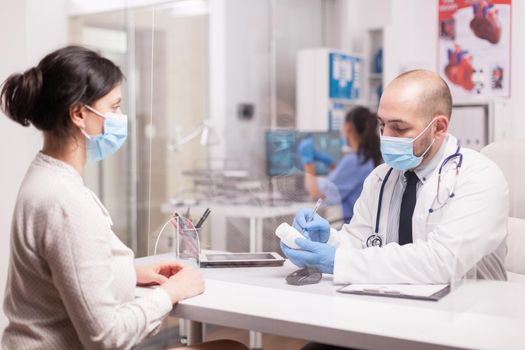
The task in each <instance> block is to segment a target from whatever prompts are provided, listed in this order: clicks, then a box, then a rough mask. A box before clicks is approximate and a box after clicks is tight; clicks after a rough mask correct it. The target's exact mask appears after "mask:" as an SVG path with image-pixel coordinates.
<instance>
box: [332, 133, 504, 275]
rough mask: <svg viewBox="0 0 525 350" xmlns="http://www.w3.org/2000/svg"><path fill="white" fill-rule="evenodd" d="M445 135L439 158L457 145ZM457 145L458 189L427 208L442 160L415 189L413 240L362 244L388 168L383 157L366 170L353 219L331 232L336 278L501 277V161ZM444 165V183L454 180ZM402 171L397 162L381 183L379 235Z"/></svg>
mask: <svg viewBox="0 0 525 350" xmlns="http://www.w3.org/2000/svg"><path fill="white" fill-rule="evenodd" d="M444 142H446V147H445V152H444V155H443V158H442V159H441V161H440V162H439V165H441V163H442V162H443V160H444V159H445V158H446V157H447V156H449V155H451V154H454V153H455V152H456V149H457V140H456V138H455V137H454V136H452V135H450V134H449V135H447V137H446V139H445V141H444ZM460 152H461V153H462V154H463V164H462V167H461V168H460V171H459V175H458V177H457V183H456V189H455V193H456V196H455V197H454V198H452V199H450V200H449V201H448V202H447V204H446V205H445V206H444V207H443V208H442V209H440V210H437V211H435V212H434V213H429V208H430V207H431V206H432V202H433V200H434V198H435V196H436V192H437V182H438V168H439V165H438V167H437V168H436V169H435V171H434V172H433V173H432V175H431V176H430V177H429V178H428V179H427V181H425V183H424V184H423V185H421V187H420V188H419V190H418V191H420V192H419V193H418V199H417V203H416V207H415V209H414V214H413V218H412V225H413V226H412V227H413V230H412V235H413V242H414V243H413V244H407V245H403V246H400V245H399V244H397V243H390V244H386V245H384V246H383V247H381V248H379V247H372V248H367V247H366V240H367V238H368V237H369V236H370V235H371V234H372V233H373V232H374V229H375V221H376V214H377V206H378V202H379V191H380V188H381V184H382V182H383V178H384V176H385V175H386V173H387V171H388V170H389V169H390V167H389V166H388V165H386V164H382V165H380V166H378V167H377V168H376V169H375V170H374V171H373V172H372V173H371V174H370V176H369V177H368V178H367V179H366V180H365V183H364V186H363V191H362V193H361V197H360V198H359V199H358V201H357V202H356V204H355V207H354V216H353V218H352V221H351V222H350V223H349V224H347V225H344V226H343V228H342V229H341V230H340V231H336V230H334V229H332V232H331V234H330V239H329V241H328V243H329V244H332V245H334V246H336V247H337V250H336V255H335V262H334V282H335V283H449V282H451V281H453V280H457V279H459V278H461V277H462V276H464V275H465V274H466V273H467V272H469V271H475V272H476V273H477V275H478V277H480V278H490V279H506V274H505V270H504V268H503V260H504V256H505V254H506V243H505V241H506V236H507V218H508V211H509V197H508V186H507V182H506V180H505V178H504V176H503V174H502V172H501V170H500V169H499V168H498V166H497V165H496V164H495V163H493V162H492V161H491V160H489V159H488V158H486V157H485V156H483V155H482V154H480V153H478V152H476V151H474V150H471V149H466V148H463V147H462V148H461V151H460ZM448 169H449V171H448V173H447V174H446V175H445V177H446V180H445V179H443V176H442V185H446V186H452V183H453V181H454V175H453V173H454V172H455V170H454V167H448ZM400 174H402V172H401V171H397V170H395V169H394V170H393V171H392V173H391V175H390V178H389V179H388V181H387V183H386V185H385V189H384V195H383V201H382V209H381V218H380V225H379V234H380V235H381V236H382V238H383V242H385V236H386V232H387V227H386V226H387V221H388V220H387V218H388V211H389V204H390V199H391V196H392V193H393V190H394V186H395V185H396V183H397V180H398V176H399V175H400ZM474 267H476V269H475V270H473V268H474Z"/></svg>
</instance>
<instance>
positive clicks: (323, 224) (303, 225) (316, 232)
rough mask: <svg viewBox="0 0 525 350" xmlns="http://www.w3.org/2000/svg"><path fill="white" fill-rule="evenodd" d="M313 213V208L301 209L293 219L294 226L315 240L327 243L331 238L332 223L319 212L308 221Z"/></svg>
mask: <svg viewBox="0 0 525 350" xmlns="http://www.w3.org/2000/svg"><path fill="white" fill-rule="evenodd" d="M311 213H312V209H309V208H303V209H299V210H298V211H297V214H295V218H294V219H293V227H295V229H296V230H297V231H299V232H301V233H302V234H303V235H305V236H306V237H308V238H310V240H312V241H314V242H321V243H326V242H327V241H328V238H330V224H329V223H328V221H326V219H324V218H322V217H321V216H319V215H318V214H314V218H313V220H312V221H308V220H309V219H310V214H311Z"/></svg>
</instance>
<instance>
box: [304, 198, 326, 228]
mask: <svg viewBox="0 0 525 350" xmlns="http://www.w3.org/2000/svg"><path fill="white" fill-rule="evenodd" d="M321 204H323V199H322V198H319V199H318V200H317V203H315V207H314V208H313V209H312V212H311V213H310V216H308V219H307V220H306V222H310V221H312V220H313V219H314V215H315V213H317V210H319V207H320V206H321Z"/></svg>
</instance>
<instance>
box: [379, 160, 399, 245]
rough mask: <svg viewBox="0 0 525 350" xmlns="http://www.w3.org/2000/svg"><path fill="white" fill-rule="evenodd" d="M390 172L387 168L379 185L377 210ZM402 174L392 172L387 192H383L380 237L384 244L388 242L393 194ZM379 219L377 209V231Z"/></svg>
mask: <svg viewBox="0 0 525 350" xmlns="http://www.w3.org/2000/svg"><path fill="white" fill-rule="evenodd" d="M388 170H390V167H386V171H385V173H384V174H383V176H382V178H381V179H380V181H379V184H378V192H377V195H376V198H377V203H376V205H375V207H376V208H377V207H378V205H379V191H380V188H381V184H382V182H383V181H384V177H385V176H386V174H387V173H388ZM400 173H401V172H400V171H398V170H395V169H394V170H392V173H391V174H390V177H389V178H388V181H387V183H386V185H385V190H384V192H383V202H382V203H381V217H380V219H379V235H380V236H381V237H382V239H383V242H386V239H387V237H386V233H387V226H388V216H389V210H390V202H391V200H392V194H393V193H394V188H395V186H396V184H397V181H398V180H399V174H400ZM376 217H377V209H376V216H375V217H374V222H373V224H374V226H373V227H374V229H375V224H376V223H375V220H376Z"/></svg>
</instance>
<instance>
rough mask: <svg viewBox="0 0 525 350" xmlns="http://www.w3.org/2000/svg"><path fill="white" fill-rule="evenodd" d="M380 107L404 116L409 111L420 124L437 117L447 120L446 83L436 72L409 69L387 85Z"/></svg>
mask: <svg viewBox="0 0 525 350" xmlns="http://www.w3.org/2000/svg"><path fill="white" fill-rule="evenodd" d="M379 109H380V111H381V110H385V109H386V110H389V111H392V110H394V111H395V112H400V113H402V114H404V115H406V116H408V115H407V113H409V114H411V115H413V116H418V117H419V118H421V121H422V122H423V123H427V122H429V121H430V120H432V119H433V118H435V117H437V116H445V117H447V119H450V117H451V114H452V96H451V94H450V89H449V87H448V85H447V83H446V82H445V81H444V80H443V79H442V78H441V77H440V76H439V75H438V74H436V73H434V72H431V71H428V70H423V69H417V70H411V71H408V72H405V73H403V74H401V75H399V76H398V77H396V78H395V79H394V80H392V82H390V84H388V85H387V87H386V89H385V91H384V93H383V95H382V96H381V101H380V104H379ZM380 114H381V113H380ZM419 118H418V119H419Z"/></svg>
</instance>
